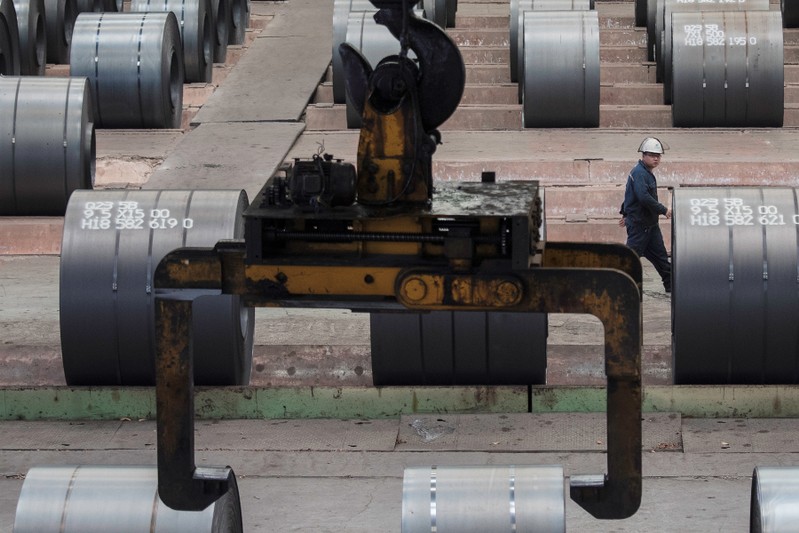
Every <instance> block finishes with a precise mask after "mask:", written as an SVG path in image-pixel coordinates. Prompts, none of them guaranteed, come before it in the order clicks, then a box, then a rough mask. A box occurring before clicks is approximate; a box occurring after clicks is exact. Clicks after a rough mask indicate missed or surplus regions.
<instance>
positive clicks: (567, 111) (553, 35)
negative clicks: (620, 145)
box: [519, 11, 599, 128]
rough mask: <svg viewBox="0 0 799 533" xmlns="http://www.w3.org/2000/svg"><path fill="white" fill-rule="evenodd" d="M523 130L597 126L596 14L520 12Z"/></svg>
mask: <svg viewBox="0 0 799 533" xmlns="http://www.w3.org/2000/svg"><path fill="white" fill-rule="evenodd" d="M522 31H523V33H524V55H523V58H522V60H523V64H524V75H523V76H522V77H521V78H520V80H519V82H520V85H521V87H520V89H521V91H522V95H523V101H522V113H523V120H524V127H525V128H569V127H577V128H594V127H597V126H599V17H598V15H597V12H596V11H548V12H546V11H526V12H525V14H524V26H523V27H522Z"/></svg>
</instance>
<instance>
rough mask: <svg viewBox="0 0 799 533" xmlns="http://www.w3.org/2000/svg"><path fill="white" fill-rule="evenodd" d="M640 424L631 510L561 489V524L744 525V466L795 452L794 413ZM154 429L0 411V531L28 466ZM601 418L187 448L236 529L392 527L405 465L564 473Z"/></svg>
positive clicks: (309, 430) (229, 431)
mask: <svg viewBox="0 0 799 533" xmlns="http://www.w3.org/2000/svg"><path fill="white" fill-rule="evenodd" d="M411 424H413V425H414V426H416V428H418V429H415V428H414V427H412V426H411ZM643 427H644V448H643V449H642V456H643V471H644V494H643V502H642V505H641V508H640V510H639V511H638V513H637V514H635V515H634V516H633V517H631V518H629V519H627V520H621V521H599V520H596V519H594V518H592V517H591V516H590V515H588V514H587V513H586V512H585V511H583V510H582V509H581V508H579V507H578V506H577V505H576V504H574V503H573V502H571V501H568V502H567V506H566V511H567V513H566V514H567V517H566V518H567V529H568V530H569V531H596V532H636V533H645V532H653V533H655V532H656V533H671V532H673V533H678V532H693V531H702V532H714V531H718V532H724V533H730V532H744V531H748V516H749V490H750V483H751V480H750V477H751V474H752V470H753V468H754V467H755V466H756V465H769V466H775V465H787V464H792V463H795V462H796V460H797V453H799V444H797V441H796V439H795V438H794V435H796V432H797V431H799V421H797V420H795V419H791V420H785V419H779V420H746V419H710V420H708V419H682V418H680V416H679V415H676V414H672V415H668V414H664V415H657V416H647V417H645V420H644V421H643ZM541 428H546V431H542V429H541ZM154 429H155V425H154V423H153V422H148V421H144V422H140V421H136V420H132V421H128V420H122V421H116V422H3V423H2V424H0V430H2V433H3V435H4V437H3V439H2V440H0V472H2V474H3V475H2V476H0V530H2V531H11V526H12V524H13V517H14V510H15V507H16V497H17V495H18V493H19V490H20V487H21V485H22V478H23V477H24V475H25V472H26V471H27V469H28V468H30V467H31V466H34V465H42V464H104V465H115V464H154V462H155V449H154V448H155V432H154ZM425 429H428V430H433V431H427V432H425ZM603 429H604V416H602V415H590V414H587V415H574V414H560V415H557V414H555V415H524V414H517V415H500V414H494V415H460V416H454V415H440V416H433V417H431V416H419V415H416V416H414V415H409V416H403V417H401V418H400V419H394V420H344V421H335V420H260V421H259V420H250V421H205V422H200V423H198V427H197V433H196V442H197V450H198V451H197V462H198V464H200V465H222V464H227V465H230V466H232V467H233V469H234V471H235V472H236V473H237V475H238V476H239V479H238V482H239V488H240V494H241V499H242V504H243V514H244V524H245V531H247V532H255V531H264V532H266V531H269V532H284V531H286V532H287V531H303V532H342V531H346V532H367V531H369V532H372V531H386V532H388V531H399V530H400V520H401V508H402V475H403V469H404V468H405V467H408V466H429V465H433V464H435V465H439V466H456V465H504V464H515V465H543V464H560V465H563V467H564V472H565V475H566V476H570V475H574V474H588V473H599V472H602V471H604V469H605V454H604V453H603V450H604V442H605V435H604V431H603ZM438 434H440V436H439V437H437V438H432V439H431V440H427V441H425V437H427V439H430V437H431V436H435V435H438ZM517 505H522V503H521V502H518V503H517Z"/></svg>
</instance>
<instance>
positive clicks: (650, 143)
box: [638, 137, 668, 154]
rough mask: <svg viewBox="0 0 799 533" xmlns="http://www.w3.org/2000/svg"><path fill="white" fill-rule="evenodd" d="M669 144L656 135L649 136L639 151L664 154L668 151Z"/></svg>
mask: <svg viewBox="0 0 799 533" xmlns="http://www.w3.org/2000/svg"><path fill="white" fill-rule="evenodd" d="M667 148H668V146H666V145H665V144H663V143H662V142H660V140H658V139H656V138H654V137H647V138H646V139H644V140H643V142H642V143H641V146H639V147H638V151H639V152H649V153H650V154H662V153H663V152H665V151H666V149H667Z"/></svg>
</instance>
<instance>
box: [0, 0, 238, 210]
mask: <svg viewBox="0 0 799 533" xmlns="http://www.w3.org/2000/svg"><path fill="white" fill-rule="evenodd" d="M51 2H52V6H51V5H50V4H51ZM107 4H108V5H105V4H100V3H99V2H98V3H97V4H96V5H94V6H92V5H88V6H83V7H81V9H82V8H84V7H85V8H86V9H89V8H92V7H93V8H95V9H102V8H105V7H108V8H113V9H116V8H117V4H116V3H115V2H107ZM17 5H18V7H15V4H14V3H12V2H10V0H0V13H2V15H0V74H3V76H2V77H0V116H4V117H11V120H4V121H2V122H1V123H0V191H2V193H3V194H0V215H63V214H64V211H65V209H66V205H67V200H68V199H69V195H70V193H71V192H72V191H74V190H77V189H91V188H92V186H93V181H94V160H95V133H94V129H95V128H179V127H180V126H181V119H182V107H183V84H184V82H210V81H211V75H212V68H213V62H214V61H215V60H216V61H224V60H225V56H226V51H227V46H228V44H240V43H242V42H243V40H244V30H245V28H246V26H247V24H248V17H249V8H248V3H247V1H246V0H234V2H233V3H232V4H231V3H228V1H227V0H219V1H218V2H217V1H216V0H215V1H214V2H213V3H212V2H211V0H165V1H162V2H156V1H155V0H133V1H132V2H131V4H130V8H131V11H132V12H130V13H115V12H100V13H96V12H82V13H80V14H78V11H77V10H78V9H79V7H78V6H79V4H76V1H75V0H45V2H44V4H42V1H41V0H19V1H18V3H17ZM42 6H44V9H43V8H42ZM231 7H232V8H233V9H231ZM214 8H216V11H214ZM50 13H52V15H53V16H52V17H49V16H48V14H50ZM17 16H19V17H20V18H19V20H18V19H17ZM50 19H52V20H54V21H56V22H57V23H58V24H57V27H58V30H59V31H58V32H55V33H54V35H53V36H51V34H50V33H49V32H44V31H43V28H45V27H49V26H50V24H49V21H50ZM19 28H25V29H24V31H19ZM212 30H214V31H212ZM23 35H24V36H25V39H24V40H23V39H21V37H22V36H23ZM31 35H35V38H34V37H31ZM53 43H55V44H56V45H57V46H54V47H53V46H51V45H52V44H53ZM21 58H25V60H24V61H23V60H21ZM45 58H46V59H45ZM47 61H50V62H52V63H64V62H67V61H68V62H69V67H70V77H68V78H56V77H44V76H42V74H43V72H44V66H45V64H46V62H47ZM23 65H25V68H24V69H23V68H22V66H23ZM21 73H22V74H25V75H23V76H19V74H21Z"/></svg>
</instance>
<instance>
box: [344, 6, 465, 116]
mask: <svg viewBox="0 0 799 533" xmlns="http://www.w3.org/2000/svg"><path fill="white" fill-rule="evenodd" d="M457 9H458V0H422V1H420V2H419V3H418V4H417V6H416V8H415V11H414V12H415V14H416V15H418V16H419V17H424V18H426V19H428V20H430V21H431V22H434V23H435V24H437V25H439V26H441V27H442V28H446V27H452V26H454V25H455V16H456V13H457ZM376 11H377V8H376V7H375V6H374V4H372V3H371V2H370V1H369V0H335V2H334V4H333V50H332V52H333V69H332V70H333V73H332V74H333V76H332V77H333V102H335V103H337V104H344V103H346V104H347V127H348V128H360V127H361V116H360V115H359V114H358V112H357V111H356V110H355V108H354V106H353V105H352V104H351V103H350V102H349V96H348V95H347V89H346V87H345V82H344V65H343V63H342V60H341V55H340V54H339V52H338V47H339V45H341V44H342V43H345V42H347V43H350V44H352V45H353V46H355V47H356V48H358V49H359V50H360V51H361V53H362V54H363V55H364V56H365V57H366V59H367V60H368V61H369V63H370V64H371V65H372V66H373V67H374V66H376V65H377V63H378V62H379V61H380V60H381V59H383V58H384V57H386V56H389V55H392V54H398V53H399V51H400V45H399V42H398V41H397V39H396V38H395V37H394V36H393V35H391V32H389V31H388V29H387V28H386V27H385V26H380V25H379V24H377V23H376V22H375V21H374V18H373V16H374V14H375V12H376ZM410 56H411V57H413V53H412V52H411V54H410Z"/></svg>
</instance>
